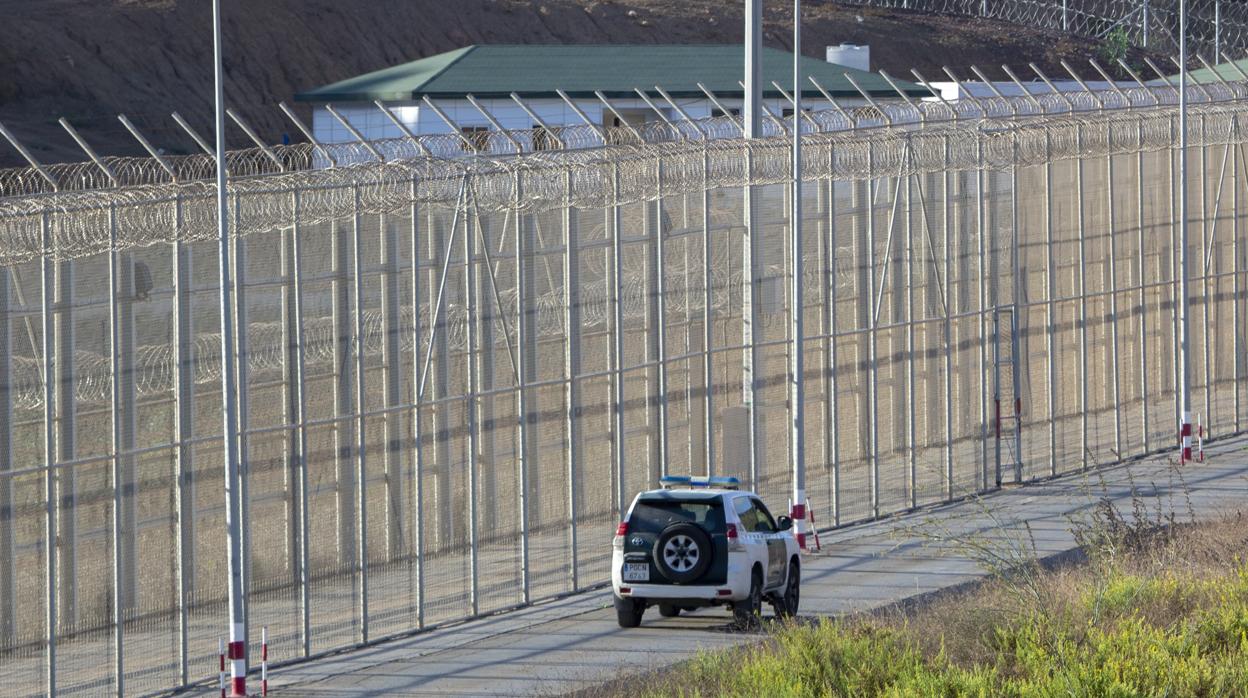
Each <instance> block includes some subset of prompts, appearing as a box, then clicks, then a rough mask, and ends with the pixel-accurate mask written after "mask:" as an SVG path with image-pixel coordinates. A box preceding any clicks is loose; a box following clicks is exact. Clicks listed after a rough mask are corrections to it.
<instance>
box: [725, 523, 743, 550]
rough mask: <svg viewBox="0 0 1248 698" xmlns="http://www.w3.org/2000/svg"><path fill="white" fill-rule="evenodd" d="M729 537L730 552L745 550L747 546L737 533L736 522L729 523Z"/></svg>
mask: <svg viewBox="0 0 1248 698" xmlns="http://www.w3.org/2000/svg"><path fill="white" fill-rule="evenodd" d="M727 538H728V551H729V552H739V551H741V550H745V546H744V545H742V544H741V538H740V537H739V536H738V535H737V525H736V524H734V523H730V524H728V533H727Z"/></svg>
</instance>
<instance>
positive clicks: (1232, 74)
mask: <svg viewBox="0 0 1248 698" xmlns="http://www.w3.org/2000/svg"><path fill="white" fill-rule="evenodd" d="M1215 71H1216V73H1215ZM1245 74H1248V58H1241V59H1240V60H1238V61H1232V62H1230V63H1219V64H1217V65H1215V66H1213V70H1209V69H1208V68H1201V69H1199V70H1189V71H1187V79H1188V80H1189V81H1190V82H1193V83H1196V84H1199V85H1205V84H1209V83H1215V82H1222V81H1223V80H1226V81H1228V82H1236V81H1239V82H1242V81H1243V80H1244V75H1245ZM1168 79H1169V80H1170V82H1171V84H1173V85H1176V86H1177V85H1178V84H1179V74H1178V73H1175V74H1174V75H1170V76H1168ZM1148 84H1150V85H1158V86H1163V85H1165V84H1166V83H1165V81H1164V80H1161V79H1157V80H1149V81H1148Z"/></svg>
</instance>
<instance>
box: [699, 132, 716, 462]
mask: <svg viewBox="0 0 1248 698" xmlns="http://www.w3.org/2000/svg"><path fill="white" fill-rule="evenodd" d="M710 169H711V163H710V153H709V152H707V146H706V141H705V140H703V141H702V196H701V199H702V349H703V356H702V387H703V389H704V390H703V396H702V441H703V445H702V455H703V458H704V459H705V461H706V462H705V468H706V474H707V476H711V475H714V474H715V390H714V385H715V373H714V366H715V362H714V358H713V357H714V354H713V353H712V351H711V347H712V346H713V345H714V343H715V287H714V284H713V278H712V276H713V274H714V271H715V270H714V268H713V267H712V266H711V256H712V254H713V253H714V248H713V247H712V245H711V190H710Z"/></svg>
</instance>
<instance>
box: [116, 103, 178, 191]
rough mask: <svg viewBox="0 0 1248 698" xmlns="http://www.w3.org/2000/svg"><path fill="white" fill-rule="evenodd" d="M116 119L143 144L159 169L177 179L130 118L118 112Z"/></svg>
mask: <svg viewBox="0 0 1248 698" xmlns="http://www.w3.org/2000/svg"><path fill="white" fill-rule="evenodd" d="M117 120H118V121H120V122H121V125H122V126H124V127H126V130H127V131H129V132H130V135H131V136H134V140H136V141H138V142H139V145H141V146H143V149H144V150H146V151H147V154H148V155H149V156H151V158H152V159H153V160H155V161H156V163H157V164H159V165H160V167H161V169H163V170H164V171H165V172H166V173H168V174H169V178H170V179H172V180H173V181H175V182H176V181H178V173H177V172H174V171H173V168H172V167H170V166H169V163H168V162H166V161H165V158H164V156H162V155H161V154H160V152H159V151H157V150H156V149H155V148H153V147H152V144H151V143H150V142H149V141H148V140H147V138H146V137H145V136H144V135H143V133H142V132H140V131H139V129H138V127H136V126H135V125H134V124H132V123H130V119H127V118H126V115H125V114H118V115H117Z"/></svg>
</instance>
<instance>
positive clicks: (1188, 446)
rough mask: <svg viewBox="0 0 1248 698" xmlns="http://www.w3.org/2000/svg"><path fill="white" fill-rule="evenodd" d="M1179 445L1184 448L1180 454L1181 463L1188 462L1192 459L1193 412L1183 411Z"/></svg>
mask: <svg viewBox="0 0 1248 698" xmlns="http://www.w3.org/2000/svg"><path fill="white" fill-rule="evenodd" d="M1179 439H1180V441H1179V446H1180V448H1181V449H1182V451H1181V452H1180V455H1179V463H1186V462H1188V461H1190V460H1191V459H1192V413H1191V412H1184V413H1183V424H1182V425H1181V426H1180V427H1179Z"/></svg>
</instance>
